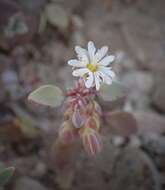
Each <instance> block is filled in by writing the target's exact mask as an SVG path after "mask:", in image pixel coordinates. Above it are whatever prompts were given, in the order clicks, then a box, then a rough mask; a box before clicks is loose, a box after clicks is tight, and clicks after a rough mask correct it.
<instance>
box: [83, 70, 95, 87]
mask: <svg viewBox="0 0 165 190" xmlns="http://www.w3.org/2000/svg"><path fill="white" fill-rule="evenodd" d="M93 81H94V77H93V73H89V76H88V77H87V79H86V82H85V86H86V87H87V88H90V87H92V86H93Z"/></svg>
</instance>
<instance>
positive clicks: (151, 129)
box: [134, 112, 165, 136]
mask: <svg viewBox="0 0 165 190" xmlns="http://www.w3.org/2000/svg"><path fill="white" fill-rule="evenodd" d="M134 116H135V118H136V121H137V125H138V129H137V130H138V131H137V133H138V134H139V135H142V136H146V135H149V134H163V133H165V118H164V116H161V115H158V114H156V113H151V112H135V113H134Z"/></svg>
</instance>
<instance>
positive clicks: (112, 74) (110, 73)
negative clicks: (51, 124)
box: [99, 66, 115, 78]
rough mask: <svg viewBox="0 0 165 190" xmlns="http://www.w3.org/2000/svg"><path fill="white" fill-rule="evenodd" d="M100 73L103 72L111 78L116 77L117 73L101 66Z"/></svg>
mask: <svg viewBox="0 0 165 190" xmlns="http://www.w3.org/2000/svg"><path fill="white" fill-rule="evenodd" d="M99 71H101V72H102V73H104V74H106V75H108V76H109V77H111V78H114V77H115V73H114V72H113V71H112V70H111V69H110V68H109V67H104V66H100V67H99Z"/></svg>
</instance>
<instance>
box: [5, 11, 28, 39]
mask: <svg viewBox="0 0 165 190" xmlns="http://www.w3.org/2000/svg"><path fill="white" fill-rule="evenodd" d="M28 30H29V29H28V26H27V25H26V23H25V20H24V18H23V16H22V15H19V14H16V15H14V16H12V17H11V18H10V19H9V23H8V25H7V27H6V28H5V31H4V32H5V35H6V36H7V37H14V36H15V35H22V34H25V33H27V32H28Z"/></svg>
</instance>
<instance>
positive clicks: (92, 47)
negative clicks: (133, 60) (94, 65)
mask: <svg viewBox="0 0 165 190" xmlns="http://www.w3.org/2000/svg"><path fill="white" fill-rule="evenodd" d="M88 53H89V57H90V60H91V61H92V60H93V59H94V56H95V53H96V48H95V45H94V43H93V42H92V41H90V42H88Z"/></svg>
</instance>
